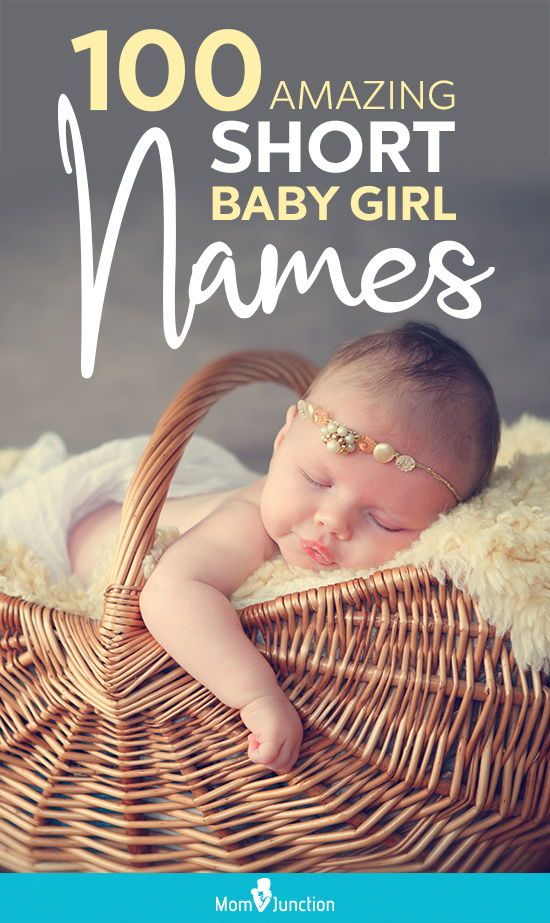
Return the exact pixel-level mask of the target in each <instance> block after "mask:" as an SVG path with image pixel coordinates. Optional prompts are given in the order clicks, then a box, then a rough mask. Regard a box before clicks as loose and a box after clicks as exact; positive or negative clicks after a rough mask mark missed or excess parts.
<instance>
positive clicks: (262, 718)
mask: <svg viewBox="0 0 550 923" xmlns="http://www.w3.org/2000/svg"><path fill="white" fill-rule="evenodd" d="M273 550H274V545H273V542H272V541H271V539H270V538H269V536H268V535H267V533H266V532H265V529H264V528H263V525H262V522H261V519H260V514H259V510H258V508H257V506H255V505H254V504H253V503H250V502H249V501H247V500H239V499H233V500H229V501H227V502H226V503H224V504H223V506H221V507H220V508H219V509H218V510H216V511H215V512H214V513H212V514H211V515H210V516H208V517H207V518H206V519H205V520H203V521H202V522H201V523H199V524H198V525H197V526H195V527H194V528H192V529H190V530H189V532H186V533H185V534H184V535H182V537H181V538H180V539H179V540H178V541H177V542H176V543H175V544H174V545H172V546H171V547H170V548H168V550H167V551H166V552H165V554H164V555H163V557H162V558H161V560H160V561H159V563H158V564H157V566H156V568H155V570H154V571H153V573H152V575H151V577H150V578H149V580H148V581H147V583H146V584H145V586H144V588H143V591H142V594H141V599H140V605H141V611H142V615H143V619H144V622H145V624H146V625H147V628H148V629H149V631H150V632H151V634H153V635H154V637H155V638H156V639H157V641H158V642H159V643H160V644H162V646H163V647H164V648H165V650H167V651H168V653H169V654H171V655H172V657H174V659H175V660H177V661H178V663H180V664H181V665H182V666H183V667H184V668H185V669H186V670H187V671H188V672H189V673H190V674H191V676H194V677H195V678H196V679H198V680H199V682H201V683H202V684H203V685H204V686H206V687H207V688H208V689H210V690H211V691H212V692H213V693H214V694H215V695H216V696H217V697H218V698H219V699H221V701H222V702H225V704H226V705H229V706H230V707H231V708H238V709H239V710H240V713H241V718H242V720H243V721H244V723H245V725H246V726H247V727H248V729H249V730H250V732H251V734H250V736H249V738H248V741H249V747H248V755H249V757H250V759H251V760H253V761H254V762H257V763H261V764H263V765H265V766H269V767H270V768H271V769H274V770H275V771H276V772H286V771H287V770H288V769H290V767H291V766H292V764H293V763H294V762H295V760H296V759H297V757H298V752H299V748H300V743H301V740H302V726H301V723H300V719H299V717H298V714H297V712H296V710H295V709H294V708H293V706H292V705H291V704H290V702H289V701H288V699H287V698H286V696H285V695H284V693H283V692H282V691H281V689H280V688H279V686H278V685H277V680H276V679H275V674H274V673H273V671H272V669H271V667H270V666H269V664H268V663H267V661H266V660H265V658H264V657H263V656H262V654H260V652H259V651H258V650H256V648H255V647H254V645H253V644H251V642H250V641H249V640H248V638H247V637H246V635H245V634H244V632H243V630H242V627H241V624H240V622H239V619H238V616H237V614H236V612H235V610H234V608H233V606H232V605H231V603H230V602H229V600H228V599H227V597H228V596H230V595H231V593H232V592H233V591H234V590H235V589H237V587H238V586H240V584H241V583H242V582H243V580H244V579H245V578H246V577H247V576H248V575H249V574H250V573H252V572H253V571H254V570H255V569H256V567H258V566H259V564H260V563H261V562H262V561H264V560H266V559H267V558H269V557H270V556H271V555H272V553H273Z"/></svg>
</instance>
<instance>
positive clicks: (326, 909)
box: [215, 878, 335, 913]
mask: <svg viewBox="0 0 550 923" xmlns="http://www.w3.org/2000/svg"><path fill="white" fill-rule="evenodd" d="M250 894H251V895H252V897H250V898H249V897H242V898H235V897H229V896H228V895H227V894H225V895H224V896H223V897H220V896H219V895H216V898H215V907H216V910H217V911H219V912H220V913H248V912H250V913H253V912H255V911H258V912H259V913H263V912H264V910H269V911H271V912H272V913H289V912H294V913H333V912H334V910H335V903H334V901H333V900H325V899H322V898H317V897H312V896H311V895H309V894H308V895H307V896H306V897H300V898H287V897H284V898H283V897H278V896H277V895H275V894H273V892H272V890H271V879H270V878H258V880H257V882H256V886H255V887H254V888H251V889H250Z"/></svg>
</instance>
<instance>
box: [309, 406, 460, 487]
mask: <svg viewBox="0 0 550 923" xmlns="http://www.w3.org/2000/svg"><path fill="white" fill-rule="evenodd" d="M298 413H299V414H300V416H301V418H302V420H310V421H311V422H312V423H315V425H316V426H319V427H320V429H321V439H322V441H323V442H324V443H325V445H326V447H327V449H328V451H329V452H333V453H338V454H339V455H349V454H351V453H352V452H356V451H357V450H359V451H360V452H366V453H367V454H368V455H372V456H373V458H375V459H376V461H378V462H382V463H383V464H387V463H388V462H391V461H393V462H395V466H396V468H399V470H400V471H405V472H407V471H413V469H414V468H421V469H422V471H427V472H428V474H431V476H432V477H433V478H435V479H436V481H440V483H441V484H444V485H445V487H446V488H447V489H448V490H450V491H451V493H452V495H453V497H454V498H455V500H456V501H457V503H461V502H462V497H461V496H460V494H459V493H458V491H457V490H456V489H455V488H454V487H453V485H452V484H451V483H450V482H449V481H448V480H447V478H444V477H443V475H442V474H438V473H437V471H434V469H433V468H430V466H429V465H424V464H423V463H422V462H419V461H417V460H416V458H413V457H412V455H402V454H401V452H398V450H397V449H394V447H393V446H391V445H390V444H389V442H376V440H375V439H371V437H370V436H367V435H365V433H362V434H361V433H356V432H355V430H354V429H350V427H349V426H346V425H345V424H344V423H339V422H338V420H334V419H333V418H332V417H331V416H330V414H329V413H328V411H326V410H323V408H322V407H319V406H318V405H317V404H310V403H309V402H308V401H298Z"/></svg>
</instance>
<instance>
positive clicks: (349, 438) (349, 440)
mask: <svg viewBox="0 0 550 923" xmlns="http://www.w3.org/2000/svg"><path fill="white" fill-rule="evenodd" d="M344 442H345V443H347V445H353V446H354V445H355V436H354V435H353V433H348V434H347V436H346V437H345V439H344Z"/></svg>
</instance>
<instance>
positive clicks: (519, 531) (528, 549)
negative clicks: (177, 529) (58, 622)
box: [0, 416, 550, 669]
mask: <svg viewBox="0 0 550 923" xmlns="http://www.w3.org/2000/svg"><path fill="white" fill-rule="evenodd" d="M20 458H21V455H20V454H18V452H17V451H16V450H5V451H4V452H0V475H1V474H2V471H7V470H9V468H10V467H12V466H13V465H14V464H16V463H17V461H18V460H19V459H20ZM498 461H499V466H500V467H499V468H498V470H497V472H496V474H495V477H494V479H493V482H492V484H491V486H490V487H489V488H487V489H486V490H485V491H484V492H483V493H482V494H481V495H480V496H479V497H476V498H475V499H474V500H471V501H470V502H469V503H466V504H463V505H461V506H459V507H457V508H456V509H455V510H453V511H452V512H451V513H449V514H447V515H446V516H442V517H441V518H440V519H439V520H438V521H437V522H435V523H434V524H433V525H432V526H430V528H429V529H426V531H425V532H423V533H422V535H421V536H420V537H419V539H418V540H417V541H416V542H415V543H414V545H412V546H411V547H410V548H408V549H407V550H406V551H403V552H401V553H400V554H399V555H398V556H397V557H396V558H394V560H393V561H391V562H388V565H387V566H388V567H390V566H398V565H405V564H417V565H420V564H421V565H424V566H425V567H427V569H428V570H429V571H430V573H431V574H433V576H434V577H436V578H437V579H439V580H442V581H443V580H444V579H445V578H447V577H448V578H450V579H451V580H452V581H453V583H454V584H455V585H456V586H457V587H458V588H459V589H462V590H465V591H466V592H467V593H468V594H469V595H470V596H473V597H475V598H476V599H477V600H478V603H479V606H480V611H481V612H482V614H483V615H484V616H485V618H486V619H487V620H488V621H489V622H491V623H492V624H493V625H494V626H495V627H496V629H497V630H498V631H499V632H500V633H502V632H504V631H507V630H510V633H511V640H512V645H513V648H514V653H515V656H516V659H517V661H518V664H519V665H520V666H522V667H526V666H528V665H529V666H532V667H533V668H534V669H541V668H543V669H548V668H549V666H550V422H545V421H542V420H537V419H535V418H533V417H527V416H524V417H522V418H521V420H519V422H518V423H515V424H514V425H513V426H510V427H505V428H504V431H503V438H502V447H501V451H500V454H499V459H498ZM0 528H1V526H0ZM176 534H177V533H174V532H170V533H168V534H167V533H164V534H159V536H158V542H157V545H156V547H155V549H154V553H153V555H152V557H150V558H149V560H148V562H146V563H147V565H148V566H149V568H150V567H151V566H152V565H153V564H154V560H155V559H158V556H159V554H160V553H161V552H162V550H163V549H164V548H165V547H166V546H167V545H168V544H169V543H170V542H171V541H173V540H174V538H175V535H176ZM111 549H112V543H110V546H109V548H106V549H105V553H104V555H103V556H102V558H101V560H100V561H99V562H98V567H97V569H96V575H95V578H94V581H93V583H92V585H91V586H90V587H88V588H87V589H86V588H84V587H82V585H80V584H79V583H78V581H77V580H76V578H74V577H70V578H68V579H67V580H64V581H62V582H60V583H57V584H56V583H53V582H52V578H51V575H50V574H49V573H48V570H47V568H46V567H45V565H44V564H43V563H42V562H41V561H39V560H37V558H36V556H35V555H34V554H33V553H32V552H31V551H30V550H29V549H28V548H26V547H25V546H24V545H21V543H19V542H17V541H16V540H14V539H12V538H9V537H7V536H2V535H1V534H0V590H2V591H3V592H5V593H8V594H9V595H12V596H23V597H24V598H25V599H28V600H29V601H31V602H41V603H43V604H45V605H48V606H56V607H58V608H61V609H66V610H68V611H72V612H80V613H82V614H83V615H87V616H89V617H91V618H97V617H98V616H99V615H100V613H101V605H102V593H103V589H104V588H105V585H106V582H107V579H108V573H109V563H110V562H109V551H110V550H111ZM366 573H367V572H365V573H363V574H362V576H365V575H366ZM355 576H357V574H356V573H352V572H350V571H347V570H327V571H324V572H320V573H318V574H317V579H316V581H315V583H316V585H318V586H326V585H328V584H333V583H337V582H340V581H342V580H349V579H351V578H352V577H355ZM311 585H312V574H311V571H306V570H302V569H300V568H296V567H292V566H289V565H286V564H285V563H284V562H283V561H282V560H281V559H280V558H279V559H274V560H273V561H268V562H266V563H265V564H264V565H262V567H260V568H259V570H258V571H256V573H254V574H252V575H251V576H250V577H249V578H248V579H247V580H246V582H245V583H244V584H243V586H242V587H240V589H239V590H238V591H237V592H236V593H235V594H234V596H233V602H234V604H235V606H236V607H237V608H240V607H242V606H244V605H247V604H249V603H252V602H259V601H261V600H266V599H273V598H275V597H276V596H279V595H281V594H284V593H288V592H295V591H297V590H301V589H308V588H309V587H311Z"/></svg>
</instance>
